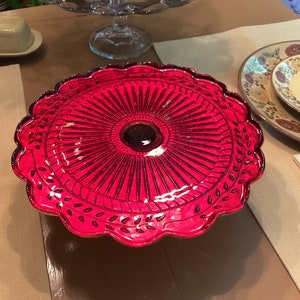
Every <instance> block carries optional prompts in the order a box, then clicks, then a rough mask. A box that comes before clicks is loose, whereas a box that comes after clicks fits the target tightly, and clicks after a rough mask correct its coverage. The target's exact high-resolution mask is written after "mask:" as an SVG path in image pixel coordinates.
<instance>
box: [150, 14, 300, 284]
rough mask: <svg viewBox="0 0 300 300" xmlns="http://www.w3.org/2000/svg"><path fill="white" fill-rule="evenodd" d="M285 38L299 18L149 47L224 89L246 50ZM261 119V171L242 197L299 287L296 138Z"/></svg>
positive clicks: (233, 81) (298, 31)
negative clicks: (263, 159) (220, 83)
mask: <svg viewBox="0 0 300 300" xmlns="http://www.w3.org/2000/svg"><path fill="white" fill-rule="evenodd" d="M287 40H300V20H295V21H289V22H283V23H275V24H269V25H259V26H250V27H241V28H237V29H234V30H231V31H227V32H223V33H218V34H214V35H209V36H202V37H195V38H188V39H182V40H174V41H167V42H160V43H155V45H154V47H155V49H156V51H157V54H158V56H159V57H160V59H161V60H162V62H163V63H172V64H176V65H180V66H185V67H192V68H194V69H195V70H196V71H197V72H200V73H208V74H210V75H212V76H213V77H215V78H216V79H218V80H220V81H223V82H224V83H225V84H226V85H227V87H228V89H229V90H231V91H238V72H239V69H240V66H241V64H242V63H243V61H244V60H245V59H246V58H247V56H248V55H250V54H251V53H252V52H254V51H256V50H257V49H259V48H261V47H263V46H266V45H269V44H273V43H277V42H281V41H287ZM262 124H263V126H264V134H265V143H264V146H263V151H264V153H265V156H266V171H265V174H264V176H263V178H262V179H261V180H260V181H258V182H256V183H255V184H254V185H253V186H252V190H251V196H250V199H249V202H248V203H249V206H250V208H251V209H252V211H253V213H254V214H255V216H256V218H257V220H258V222H259V223H260V224H261V226H262V228H263V230H264V231H265V233H266V235H267V236H268V238H269V239H270V241H271V243H272V245H273V246H274V248H275V249H276V251H277V253H278V255H279V256H280V258H281V259H282V261H283V262H284V264H285V266H286V267H287V269H288V271H289V272H290V274H291V276H292V278H293V279H294V281H295V283H296V284H297V286H298V288H300V170H299V168H298V166H297V164H296V163H295V161H294V160H293V155H294V154H296V153H299V152H300V143H299V142H296V141H292V140H290V139H289V138H286V137H284V136H282V135H281V134H279V133H278V134H277V132H276V131H275V130H272V129H270V128H269V127H268V126H266V124H264V123H263V122H262ZM266 129H267V130H266ZM274 131H275V132H274ZM246 238H247V233H246V232H245V239H246Z"/></svg>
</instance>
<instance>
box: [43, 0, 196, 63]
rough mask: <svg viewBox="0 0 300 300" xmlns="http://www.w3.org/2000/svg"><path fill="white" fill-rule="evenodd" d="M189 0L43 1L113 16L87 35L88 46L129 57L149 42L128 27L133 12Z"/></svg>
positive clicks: (117, 56) (147, 11)
mask: <svg viewBox="0 0 300 300" xmlns="http://www.w3.org/2000/svg"><path fill="white" fill-rule="evenodd" d="M191 1H192V0H44V2H45V3H47V4H54V5H58V6H59V7H61V8H63V9H65V10H68V11H72V12H77V13H78V12H79V13H93V14H97V15H102V16H112V17H113V24H112V26H108V27H105V28H100V29H97V30H95V31H94V32H93V33H92V34H91V35H90V37H89V47H90V49H91V50H92V51H93V52H94V53H96V54H97V55H100V56H102V57H105V58H109V59H130V58H134V57H137V56H139V55H141V54H142V53H144V52H146V51H147V50H148V49H149V48H150V47H151V45H152V40H151V36H150V34H149V33H147V32H145V31H144V30H142V29H140V28H137V27H133V26H128V20H127V19H128V16H129V15H132V14H144V15H147V14H153V13H158V12H161V11H163V10H166V9H168V8H172V7H178V6H182V5H185V4H188V3H190V2H191Z"/></svg>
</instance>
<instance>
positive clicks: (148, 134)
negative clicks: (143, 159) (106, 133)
mask: <svg viewBox="0 0 300 300" xmlns="http://www.w3.org/2000/svg"><path fill="white" fill-rule="evenodd" d="M121 140H122V142H123V143H124V144H126V145H127V146H129V147H130V148H131V149H132V150H134V151H138V152H145V151H150V150H152V149H155V148H156V147H158V146H159V145H160V144H161V143H162V142H163V136H162V134H161V132H160V130H159V128H158V127H157V126H155V125H154V124H150V123H133V124H129V125H127V126H125V127H124V128H123V129H122V130H121Z"/></svg>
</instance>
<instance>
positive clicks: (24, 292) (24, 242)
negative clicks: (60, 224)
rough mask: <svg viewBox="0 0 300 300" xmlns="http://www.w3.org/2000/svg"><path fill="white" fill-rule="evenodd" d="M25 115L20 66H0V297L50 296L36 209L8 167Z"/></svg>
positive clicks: (34, 297)
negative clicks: (20, 122) (16, 131)
mask: <svg viewBox="0 0 300 300" xmlns="http://www.w3.org/2000/svg"><path fill="white" fill-rule="evenodd" d="M25 114H26V109H25V101H24V93H23V85H22V78H21V73H20V68H19V65H9V66H4V67H1V68H0V299H7V300H21V299H31V300H35V299H37V300H43V299H50V293H49V287H48V278H47V270H46V263H45V257H44V249H43V242H42V236H41V229H40V228H41V227H40V222H39V215H38V212H36V211H35V210H33V209H32V207H31V205H30V204H29V201H28V199H27V196H26V192H25V184H24V182H22V181H21V180H20V179H18V178H17V177H16V176H15V175H14V173H13V172H12V169H11V154H12V152H13V150H14V149H15V144H14V140H13V136H14V131H15V129H16V125H17V124H18V122H19V121H20V120H21V118H23V117H24V116H25Z"/></svg>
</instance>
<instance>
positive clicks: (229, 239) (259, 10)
mask: <svg viewBox="0 0 300 300" xmlns="http://www.w3.org/2000/svg"><path fill="white" fill-rule="evenodd" d="M1 14H9V15H19V16H22V17H24V18H25V20H26V21H27V23H28V24H29V25H30V26H31V28H33V29H36V30H39V31H40V32H41V33H42V35H43V39H44V40H43V45H42V47H41V48H40V49H39V50H37V52H36V53H34V54H32V55H30V56H28V57H22V58H1V59H0V65H7V64H13V63H18V64H20V66H21V73H22V78H23V84H24V91H25V99H26V105H27V107H28V106H29V105H30V104H31V103H32V102H33V101H34V100H35V99H36V98H37V97H38V96H39V95H41V94H42V93H43V92H45V91H47V90H50V89H52V88H53V87H54V85H55V84H56V83H57V82H59V81H61V80H63V79H64V78H66V77H69V76H70V75H72V74H76V73H84V72H86V71H88V70H89V69H91V68H94V67H98V66H104V65H107V64H109V63H123V61H109V60H106V59H103V58H101V57H98V56H96V55H95V54H94V53H92V52H91V51H90V50H89V47H88V37H89V35H90V33H91V32H92V31H93V30H95V29H97V28H100V27H104V26H107V25H110V24H111V22H112V19H111V18H109V17H100V16H94V15H84V14H75V13H70V12H66V11H64V10H62V9H60V8H57V7H54V6H43V7H37V8H30V9H21V10H15V11H7V12H3V13H1ZM295 18H297V16H296V15H294V14H293V13H292V12H290V11H289V10H288V9H287V8H285V6H284V5H283V4H282V3H281V2H280V0H277V1H274V0H264V1H258V0H253V1H238V0H227V1H224V0H210V1H207V0H195V1H194V2H193V3H191V4H189V5H187V6H184V7H180V8H176V9H170V10H167V11H165V12H162V13H159V14H154V15H149V16H130V17H129V23H130V24H132V25H135V26H139V27H142V28H143V29H145V30H146V31H148V32H149V33H150V34H151V35H152V38H153V41H164V40H171V39H178V38H185V37H192V36H199V35H204V34H212V33H216V32H222V31H225V30H228V29H232V28H235V27H239V26H246V25H255V24H265V23H272V22H280V21H284V20H291V19H295ZM136 61H155V62H159V58H158V57H157V55H156V54H155V52H154V50H153V49H150V50H149V51H148V52H147V53H145V54H144V55H142V56H141V57H139V58H137V59H136ZM24 188H25V186H24ZM25 200H26V199H25ZM33 210H34V209H33ZM35 213H36V214H37V212H35ZM41 224H42V233H43V240H42V239H40V237H34V239H35V242H36V243H42V242H44V247H45V254H46V260H45V261H44V260H43V254H42V253H40V255H38V256H37V259H38V260H39V264H40V265H44V266H46V267H47V268H44V269H43V268H41V269H40V270H38V271H36V272H38V273H36V274H40V276H41V278H43V280H44V281H45V279H46V278H47V276H45V274H48V278H49V283H50V284H49V287H50V288H49V289H48V285H47V283H46V282H44V283H43V284H41V285H42V286H37V284H36V282H35V281H34V277H30V276H28V278H27V279H28V281H30V283H31V286H32V289H40V290H41V294H42V295H43V299H49V298H50V295H51V296H52V299H72V300H73V299H105V300H110V299H131V300H135V299H136V300H142V299H147V300H148V299H155V300H162V299H164V300H169V299H170V300H177V299H185V300H193V299H195V300H202V299H204V300H205V299H223V300H225V299H228V300H233V299H243V300H244V299H245V300H246V299H250V300H252V299H256V300H265V299H272V300H284V299H286V300H294V299H300V295H299V291H298V290H297V288H296V286H295V285H294V283H293V281H292V280H291V278H290V276H289V274H288V272H287V270H286V269H285V267H284V266H283V264H282V263H281V261H280V259H279V258H278V256H277V254H276V252H275V251H274V250H273V248H272V246H271V245H270V243H269V242H268V240H267V238H266V236H265V235H264V233H263V231H262V230H261V228H260V227H259V225H258V224H257V222H256V220H255V218H254V217H253V215H252V213H251V211H250V210H249V209H248V207H245V208H244V209H243V210H241V211H240V212H238V213H235V214H232V215H229V216H226V217H221V218H219V219H218V220H217V222H216V224H215V225H214V226H213V228H212V229H211V230H209V231H208V232H207V233H206V234H204V235H202V236H200V237H198V238H193V239H177V238H172V237H166V238H163V239H162V240H161V241H159V242H158V243H155V244H153V245H151V246H148V247H145V248H137V249H136V248H129V247H127V246H123V245H121V244H118V243H117V242H115V241H114V240H113V239H111V238H109V237H102V238H97V239H83V238H79V237H77V236H74V235H72V234H71V233H69V232H68V231H67V230H66V229H65V228H64V227H63V225H62V224H61V223H60V221H59V220H58V218H56V217H50V216H45V215H41ZM28 235H30V232H29V233H28ZM39 239H40V240H39ZM41 249H42V248H41ZM41 251H42V250H41ZM20 252H22V250H20ZM20 255H22V254H20ZM23 259H24V258H23ZM24 265H25V266H26V268H28V269H30V268H33V266H30V265H28V264H26V262H25V264H24ZM23 267H24V266H23ZM47 271H48V272H47ZM24 274H30V272H26V271H25V272H24ZM36 276H37V275H36ZM15 280H16V281H17V280H18V279H17V278H16V279H15ZM16 288H18V289H22V286H18V285H16ZM24 299H30V298H26V294H24Z"/></svg>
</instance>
